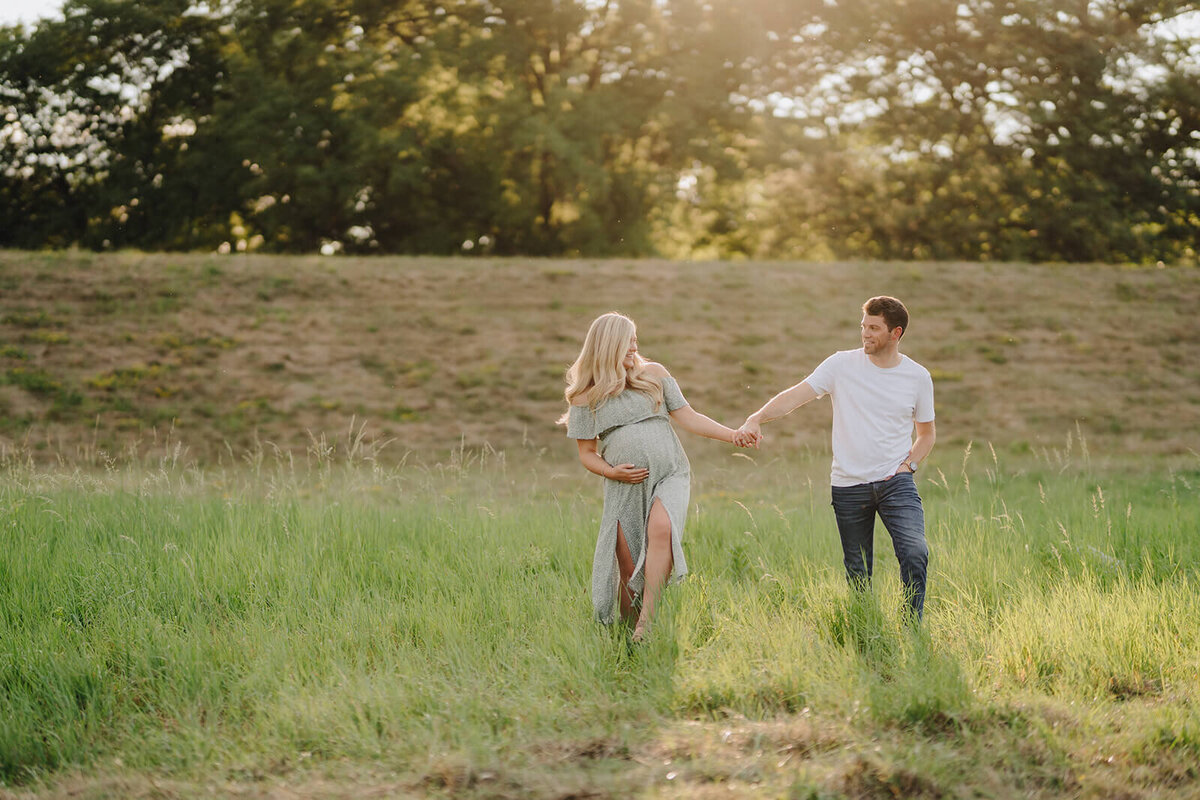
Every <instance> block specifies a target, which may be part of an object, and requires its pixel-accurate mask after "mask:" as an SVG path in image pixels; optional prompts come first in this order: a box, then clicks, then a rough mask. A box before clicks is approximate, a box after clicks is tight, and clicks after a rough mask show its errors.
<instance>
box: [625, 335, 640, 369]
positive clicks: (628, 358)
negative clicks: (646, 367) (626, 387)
mask: <svg viewBox="0 0 1200 800" xmlns="http://www.w3.org/2000/svg"><path fill="white" fill-rule="evenodd" d="M637 351H638V349H637V334H636V333H635V334H634V335H633V338H632V339H630V340H629V350H627V351H626V352H625V359H624V360H623V361H622V362H621V366H623V367H624V368H625V369H633V366H634V364H636V363H637V359H636V358H635V356H636V355H637Z"/></svg>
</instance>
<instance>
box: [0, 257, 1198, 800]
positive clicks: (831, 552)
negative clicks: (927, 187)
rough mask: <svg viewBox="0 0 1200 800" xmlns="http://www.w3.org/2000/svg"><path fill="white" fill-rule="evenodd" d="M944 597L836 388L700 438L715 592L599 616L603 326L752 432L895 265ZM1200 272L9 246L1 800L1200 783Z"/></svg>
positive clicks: (892, 289)
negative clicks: (836, 487)
mask: <svg viewBox="0 0 1200 800" xmlns="http://www.w3.org/2000/svg"><path fill="white" fill-rule="evenodd" d="M883 292H887V293H894V294H897V295H899V296H901V297H902V298H904V299H905V300H906V301H907V302H908V304H909V306H910V308H911V309H912V311H913V313H914V324H913V326H912V328H911V331H910V335H909V337H906V339H905V352H907V353H909V354H910V355H912V356H913V357H915V358H917V360H919V361H921V362H922V363H924V364H926V365H927V366H928V367H930V368H931V370H932V371H933V373H934V376H935V384H936V391H937V404H938V432H939V442H938V446H937V449H936V450H935V451H934V455H933V457H932V458H931V459H930V460H929V461H928V463H927V465H926V468H925V469H924V470H923V471H922V474H921V486H922V493H923V495H924V498H925V504H926V509H927V515H928V526H929V540H930V545H931V549H932V561H931V572H930V586H929V597H928V600H927V606H926V609H927V610H926V618H925V621H924V623H923V624H922V626H921V627H920V628H919V629H918V630H911V629H909V628H908V627H906V626H905V625H904V624H903V622H902V618H901V615H900V613H899V609H900V607H901V605H902V604H901V600H900V593H899V585H898V584H899V579H898V575H897V572H898V570H897V567H896V565H895V561H894V557H893V556H892V553H891V549H890V545H889V544H888V543H887V541H886V536H883V535H881V536H880V537H878V540H877V548H876V581H875V586H874V590H873V592H872V593H871V594H869V595H866V596H863V597H853V596H851V595H850V594H849V593H848V592H847V589H846V587H845V583H844V579H843V577H842V574H841V569H840V548H839V546H838V543H837V537H836V532H835V529H834V523H833V514H832V511H831V510H830V509H829V507H828V506H829V498H828V488H827V484H828V445H827V441H828V428H829V410H828V404H827V403H822V404H815V405H814V407H811V408H805V409H803V410H801V411H799V412H797V413H796V414H795V415H794V416H793V417H789V418H788V419H787V420H785V421H781V422H777V423H773V424H772V425H771V426H769V427H768V430H767V433H768V436H769V438H768V439H767V441H766V442H765V444H764V448H763V449H762V450H760V451H749V452H733V451H731V448H729V447H726V446H721V445H718V444H716V443H713V442H708V441H703V440H697V439H696V438H694V437H686V436H685V437H684V445H685V447H686V448H687V450H688V452H689V455H690V456H691V457H692V462H693V467H694V473H695V478H694V482H693V494H692V501H693V502H692V506H691V510H690V516H689V521H688V527H687V531H686V536H685V542H684V547H685V549H686V551H687V554H688V560H689V566H690V567H691V569H692V573H693V574H692V575H691V576H689V578H688V579H687V580H686V581H684V582H683V583H681V584H679V585H678V586H674V587H671V588H670V589H669V590H668V592H667V594H666V601H665V606H664V608H663V612H662V616H661V619H660V624H659V626H658V627H657V628H656V632H655V635H654V636H653V638H652V640H651V641H650V642H649V643H648V644H646V645H644V646H640V647H631V646H630V645H629V643H628V632H627V631H624V630H621V629H614V630H608V629H604V628H601V627H600V626H597V625H595V624H594V623H592V622H591V620H590V615H591V606H590V601H589V598H588V596H587V587H588V571H589V569H590V562H591V553H592V548H593V546H594V536H595V527H596V525H597V523H598V520H599V514H600V505H601V502H600V486H599V481H598V479H595V478H594V477H592V476H590V475H588V474H587V473H586V472H584V471H583V470H582V468H581V467H580V466H579V465H578V463H577V462H576V461H575V460H574V458H573V451H574V448H573V447H570V446H569V442H566V441H565V440H564V439H563V434H562V431H561V429H557V428H556V427H555V426H554V425H553V419H554V418H555V417H556V416H557V415H558V413H560V411H561V407H562V400H561V388H562V384H561V376H562V370H563V368H564V367H565V366H566V365H567V364H568V363H569V362H570V360H571V359H572V358H573V356H574V355H575V353H576V351H577V348H578V346H579V342H580V339H581V337H582V334H583V332H584V331H585V329H586V326H587V324H588V322H589V321H590V320H591V319H592V317H594V316H595V315H596V314H598V313H600V312H603V311H607V310H611V309H614V308H616V309H620V310H624V311H626V312H628V313H630V314H632V315H633V316H634V317H635V319H637V320H638V321H639V323H640V330H639V339H640V342H641V345H642V349H643V351H644V352H645V354H646V355H648V356H649V357H651V358H655V359H657V360H661V361H663V362H664V363H666V364H667V366H668V367H669V368H671V370H672V371H673V373H674V374H675V375H676V376H677V377H678V378H679V380H680V383H681V385H682V386H683V388H684V391H685V392H686V393H687V395H688V397H689V399H690V400H691V402H692V403H693V405H695V406H696V407H697V408H698V409H700V410H701V411H704V412H705V413H708V414H710V415H711V416H713V417H715V418H718V419H721V420H723V421H727V422H737V421H740V419H741V418H742V417H743V416H744V415H745V413H747V412H748V411H750V410H752V409H753V408H754V407H757V405H758V404H760V403H761V402H762V401H763V400H764V399H765V398H766V397H767V396H769V395H770V394H771V393H772V392H774V391H775V390H777V389H779V388H782V387H784V386H786V385H788V384H790V383H792V382H794V381H795V380H797V379H799V378H800V377H802V376H803V374H804V373H805V372H806V371H807V370H808V369H810V368H811V367H812V366H813V365H815V363H816V362H817V361H819V359H820V358H822V357H823V356H824V355H826V354H828V353H829V352H831V351H832V350H834V349H839V348H848V347H853V346H855V343H856V333H857V321H858V314H859V311H858V308H859V305H860V304H861V302H862V300H863V299H864V298H865V297H867V296H869V295H870V294H874V293H883ZM1198 300H1200V270H1196V269H1186V268H1180V269H1140V268H1139V269H1135V268H1125V267H1119V266H1100V265H1097V266H1089V267H1066V266H1034V265H979V264H893V265H880V264H835V265H810V264H675V263H665V262H594V263H593V262H579V261H574V262H558V261H538V260H525V261H521V260H509V261H488V260H458V261H446V260H442V261H438V260H422V259H375V260H370V259H368V260H351V259H333V260H319V259H285V258H265V257H263V258H259V257H255V258H218V257H208V256H161V255H160V256H144V255H137V254H115V255H93V254H85V253H78V254H61V253H59V254H27V253H11V252H8V253H5V252H0V335H2V336H3V340H2V341H0V370H2V372H0V531H2V532H3V534H2V536H3V538H2V539H0V547H2V552H0V797H3V798H25V797H83V798H102V797H139V798H162V797H198V796H213V795H216V796H234V797H255V798H258V797H278V798H285V797H286V798H296V797H300V798H304V797H347V798H350V797H363V796H402V797H404V796H413V797H468V798H471V797H475V798H485V797H486V798H492V797H496V798H568V797H576V798H582V797H601V798H603V797H613V798H622V797H631V796H636V797H680V798H685V797H686V798H692V797H701V798H704V797H714V798H715V797H731V796H732V797H737V796H759V797H787V798H804V799H805V800H808V799H809V798H811V799H813V800H816V799H818V798H842V797H846V798H893V797H923V798H950V797H955V798H957V797H963V798H967V797H995V798H1008V797H1032V798H1061V797H1080V798H1114V797H1122V798H1129V799H1130V800H1133V799H1135V798H1146V799H1147V800H1149V798H1160V797H1166V798H1190V797H1200V767H1197V764H1198V763H1200V710H1198V709H1200V627H1197V625H1196V623H1195V620H1196V619H1197V617H1198V615H1200V572H1198V570H1197V564H1200V539H1198V538H1197V537H1196V531H1197V529H1198V528H1200V503H1198V502H1197V500H1196V495H1197V483H1200V362H1197V361H1196V359H1194V358H1192V357H1189V356H1188V355H1187V353H1188V352H1189V348H1190V345H1191V343H1192V341H1193V340H1194V339H1195V333H1196V331H1197V328H1196V324H1195V311H1194V309H1195V308H1196V307H1197V301H1198Z"/></svg>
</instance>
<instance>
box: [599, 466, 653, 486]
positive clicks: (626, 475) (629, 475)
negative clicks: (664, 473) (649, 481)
mask: <svg viewBox="0 0 1200 800" xmlns="http://www.w3.org/2000/svg"><path fill="white" fill-rule="evenodd" d="M604 477H606V478H608V479H609V480H611V481H620V482H621V483H641V482H642V481H644V480H646V478H649V477H650V470H648V469H646V468H645V467H638V466H635V465H633V464H615V465H613V467H612V469H610V470H609V471H608V474H607V475H605V476H604Z"/></svg>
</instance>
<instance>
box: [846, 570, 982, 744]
mask: <svg viewBox="0 0 1200 800" xmlns="http://www.w3.org/2000/svg"><path fill="white" fill-rule="evenodd" d="M824 624H825V630H826V633H827V634H828V635H829V637H830V639H831V640H832V642H833V643H834V644H836V645H837V646H839V647H842V648H845V649H847V650H849V651H851V652H852V653H854V654H855V656H856V663H857V665H858V667H859V670H858V675H857V676H847V678H848V680H857V681H858V682H859V683H860V684H861V686H862V692H861V696H862V697H863V698H864V701H865V702H866V703H867V704H868V708H869V709H870V714H871V716H872V717H874V718H875V719H876V720H878V721H879V722H880V723H883V724H890V725H900V726H904V727H908V728H913V729H916V730H919V731H922V732H925V733H950V732H954V731H956V730H958V729H959V728H961V727H962V726H963V725H965V724H966V723H967V721H968V720H969V718H970V716H971V712H972V708H973V705H974V698H973V695H972V692H971V688H970V686H969V685H968V683H967V679H966V676H965V674H964V673H963V669H962V667H961V665H960V664H959V663H958V661H957V660H955V659H954V658H953V657H951V656H950V655H948V654H947V653H945V652H942V651H940V650H939V649H938V648H937V647H936V645H935V644H934V643H933V642H932V641H931V639H930V638H929V634H928V633H927V632H926V631H925V629H924V628H922V627H921V625H920V624H919V623H914V622H913V621H912V619H911V617H910V616H909V615H908V613H907V611H906V610H904V611H901V612H899V613H896V614H890V613H886V612H885V610H884V609H883V608H882V607H881V606H880V603H879V598H878V596H877V595H876V594H875V593H874V592H872V591H870V590H866V591H851V592H849V593H848V594H847V595H846V597H845V599H844V600H843V601H842V603H841V604H839V605H837V606H833V607H831V608H830V609H829V610H828V611H827V612H826V614H825V621H824Z"/></svg>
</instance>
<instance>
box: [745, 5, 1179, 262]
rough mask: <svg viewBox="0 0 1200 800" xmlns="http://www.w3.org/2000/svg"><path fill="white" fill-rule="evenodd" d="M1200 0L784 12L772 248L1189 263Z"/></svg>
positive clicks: (771, 189)
mask: <svg viewBox="0 0 1200 800" xmlns="http://www.w3.org/2000/svg"><path fill="white" fill-rule="evenodd" d="M1194 8H1195V5H1194V4H1191V3H1165V2H1160V3H1137V2H1133V3H1112V4H1098V3H1091V4H1087V3H1078V2H1065V1H1064V0H1037V1H1036V2H1035V1H1034V0H1014V1H1012V2H1003V3H993V2H990V0H964V1H963V2H959V0H954V2H950V0H920V2H911V1H910V2H894V0H889V1H888V2H883V1H882V0H878V1H877V0H842V2H838V3H828V4H827V3H821V4H819V5H818V6H813V7H809V8H807V9H806V10H805V11H804V12H798V11H793V13H792V15H790V17H788V18H786V19H781V20H779V23H780V24H781V27H782V28H783V30H782V33H783V34H784V35H782V36H779V37H777V38H779V39H780V40H781V41H786V42H789V43H791V44H792V45H793V46H792V47H790V48H788V49H787V50H786V52H784V53H782V54H780V55H778V56H777V57H778V58H779V59H780V60H781V61H782V62H783V63H784V69H783V70H776V71H772V72H771V73H770V80H772V81H774V82H775V83H774V84H768V83H764V85H763V89H764V90H770V91H777V92H782V94H784V95H785V96H786V97H787V98H788V99H789V102H788V104H787V107H788V108H789V109H795V115H794V119H793V120H791V121H790V124H783V125H780V126H777V128H776V132H775V135H776V136H778V137H779V138H780V140H781V141H787V142H794V143H803V144H801V145H799V146H795V147H794V148H793V149H792V150H790V151H788V150H783V151H781V154H782V158H781V160H780V162H779V163H778V164H777V165H775V166H776V167H781V168H774V169H771V170H769V172H768V174H767V178H766V191H765V193H764V202H763V209H762V210H761V211H760V214H759V216H760V217H761V218H763V219H765V220H767V225H766V226H765V228H764V239H763V240H762V241H761V243H760V252H763V253H771V254H776V255H778V254H782V253H795V254H798V255H803V254H805V253H810V252H812V251H814V250H817V251H822V252H827V253H833V254H836V255H840V256H843V257H845V256H869V257H886V258H969V259H981V258H982V259H987V258H1005V259H1027V258H1028V259H1039V260H1064V261H1089V260H1103V261H1113V260H1115V261H1123V260H1134V261H1139V260H1153V259H1156V258H1164V259H1167V260H1172V259H1179V258H1189V259H1194V258H1195V246H1196V240H1197V234H1198V233H1200V168H1198V158H1197V156H1198V150H1197V145H1198V144H1200V139H1198V134H1197V133H1196V131H1197V129H1198V128H1200V125H1198V123H1200V119H1198V112H1200V102H1198V101H1200V93H1198V89H1197V87H1198V86H1200V81H1198V80H1197V79H1198V78H1200V45H1198V44H1197V42H1195V41H1194V40H1193V41H1182V42H1181V41H1177V40H1173V39H1172V38H1170V37H1169V36H1168V35H1167V32H1166V30H1165V28H1164V26H1162V25H1161V24H1160V23H1162V22H1163V21H1164V20H1166V19H1167V18H1168V17H1170V16H1172V15H1178V14H1180V13H1182V12H1184V11H1187V10H1194Z"/></svg>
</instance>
